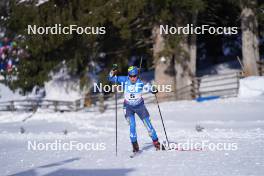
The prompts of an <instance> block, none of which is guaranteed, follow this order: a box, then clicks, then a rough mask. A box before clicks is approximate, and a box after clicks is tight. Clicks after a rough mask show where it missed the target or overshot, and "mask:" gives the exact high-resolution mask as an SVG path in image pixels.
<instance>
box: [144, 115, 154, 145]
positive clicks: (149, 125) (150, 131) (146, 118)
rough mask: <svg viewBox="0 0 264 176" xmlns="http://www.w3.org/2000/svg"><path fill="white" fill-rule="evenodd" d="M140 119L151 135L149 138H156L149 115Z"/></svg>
mask: <svg viewBox="0 0 264 176" xmlns="http://www.w3.org/2000/svg"><path fill="white" fill-rule="evenodd" d="M142 121H143V123H144V125H145V127H146V128H147V130H148V133H149V136H150V137H151V139H152V140H153V141H156V140H158V136H157V133H156V131H155V129H154V128H153V126H152V124H151V122H150V118H149V117H145V118H143V119H142Z"/></svg>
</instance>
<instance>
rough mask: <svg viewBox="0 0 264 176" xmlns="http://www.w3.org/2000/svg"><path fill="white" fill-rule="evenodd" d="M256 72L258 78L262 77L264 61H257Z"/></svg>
mask: <svg viewBox="0 0 264 176" xmlns="http://www.w3.org/2000/svg"><path fill="white" fill-rule="evenodd" d="M257 63H258V71H259V75H260V76H264V61H258V62H257Z"/></svg>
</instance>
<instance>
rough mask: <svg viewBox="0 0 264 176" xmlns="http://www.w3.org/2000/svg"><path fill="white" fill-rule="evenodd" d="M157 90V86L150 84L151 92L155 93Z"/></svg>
mask: <svg viewBox="0 0 264 176" xmlns="http://www.w3.org/2000/svg"><path fill="white" fill-rule="evenodd" d="M158 92H159V91H158V88H157V86H152V88H151V93H153V94H156V93H158Z"/></svg>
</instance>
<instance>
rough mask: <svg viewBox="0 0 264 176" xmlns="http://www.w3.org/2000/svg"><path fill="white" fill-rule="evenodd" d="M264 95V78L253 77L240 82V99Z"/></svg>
mask: <svg viewBox="0 0 264 176" xmlns="http://www.w3.org/2000/svg"><path fill="white" fill-rule="evenodd" d="M260 95H264V76H251V77H246V78H244V79H241V80H240V87H239V95H238V96H239V97H241V98H249V97H256V96H260Z"/></svg>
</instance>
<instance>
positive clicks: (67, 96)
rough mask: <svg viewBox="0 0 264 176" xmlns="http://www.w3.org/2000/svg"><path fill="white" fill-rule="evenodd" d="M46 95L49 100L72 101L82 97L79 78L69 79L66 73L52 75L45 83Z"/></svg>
mask: <svg viewBox="0 0 264 176" xmlns="http://www.w3.org/2000/svg"><path fill="white" fill-rule="evenodd" d="M45 91H46V97H45V99H49V100H60V101H73V100H77V99H80V98H82V97H83V96H82V92H81V91H80V86H79V80H75V79H71V78H70V77H69V76H68V75H60V76H56V77H54V78H53V79H52V80H50V81H49V82H46V83H45Z"/></svg>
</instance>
